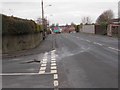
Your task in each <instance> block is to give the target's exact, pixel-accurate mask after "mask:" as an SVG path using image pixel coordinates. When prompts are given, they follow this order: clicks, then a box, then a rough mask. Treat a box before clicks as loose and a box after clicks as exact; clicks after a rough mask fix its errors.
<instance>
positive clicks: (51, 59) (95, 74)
mask: <svg viewBox="0 0 120 90" xmlns="http://www.w3.org/2000/svg"><path fill="white" fill-rule="evenodd" d="M119 51H120V50H119V49H118V39H117V38H112V37H106V36H100V35H92V34H84V33H72V34H67V33H65V34H54V35H49V36H48V37H47V38H46V40H45V41H43V42H42V43H41V45H40V46H38V47H37V48H35V49H31V50H27V51H25V52H19V53H15V54H11V55H5V56H4V58H3V60H2V73H1V74H0V75H1V76H2V87H3V88H12V89H14V88H22V89H23V90H24V89H25V88H29V89H30V88H31V89H33V88H39V89H40V88H45V89H54V90H58V89H60V90H63V89H64V90H67V89H69V90H74V89H75V88H78V90H80V89H81V90H84V89H86V90H87V89H89V90H97V88H106V89H108V90H117V88H118V52H119ZM90 88H92V89H90ZM110 88H111V89H110ZM115 88H116V89H115ZM3 90H6V89H3Z"/></svg>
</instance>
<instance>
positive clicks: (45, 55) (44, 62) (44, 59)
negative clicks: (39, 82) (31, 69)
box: [38, 53, 48, 74]
mask: <svg viewBox="0 0 120 90" xmlns="http://www.w3.org/2000/svg"><path fill="white" fill-rule="evenodd" d="M47 55H48V53H45V54H44V57H43V60H42V62H40V64H41V67H40V70H39V72H38V73H39V74H44V73H45V70H46V66H47Z"/></svg>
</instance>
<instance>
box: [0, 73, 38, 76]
mask: <svg viewBox="0 0 120 90" xmlns="http://www.w3.org/2000/svg"><path fill="white" fill-rule="evenodd" d="M38 74H39V73H2V74H0V76H16V75H38Z"/></svg>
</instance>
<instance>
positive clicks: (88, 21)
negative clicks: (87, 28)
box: [82, 16, 92, 24]
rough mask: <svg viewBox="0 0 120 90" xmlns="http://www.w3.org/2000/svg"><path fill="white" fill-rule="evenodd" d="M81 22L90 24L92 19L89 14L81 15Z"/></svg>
mask: <svg viewBox="0 0 120 90" xmlns="http://www.w3.org/2000/svg"><path fill="white" fill-rule="evenodd" d="M82 23H83V24H91V23H92V19H91V18H90V17H89V16H87V17H82Z"/></svg>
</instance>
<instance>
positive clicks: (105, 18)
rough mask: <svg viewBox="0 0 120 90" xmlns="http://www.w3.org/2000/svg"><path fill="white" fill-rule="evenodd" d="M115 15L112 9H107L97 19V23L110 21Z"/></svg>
mask: <svg viewBox="0 0 120 90" xmlns="http://www.w3.org/2000/svg"><path fill="white" fill-rule="evenodd" d="M113 17H114V13H113V11H112V10H106V11H104V12H103V13H102V14H101V15H100V16H99V17H98V18H97V20H96V23H98V24H100V23H103V22H105V23H109V22H110V20H111V19H112V18H113Z"/></svg>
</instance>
